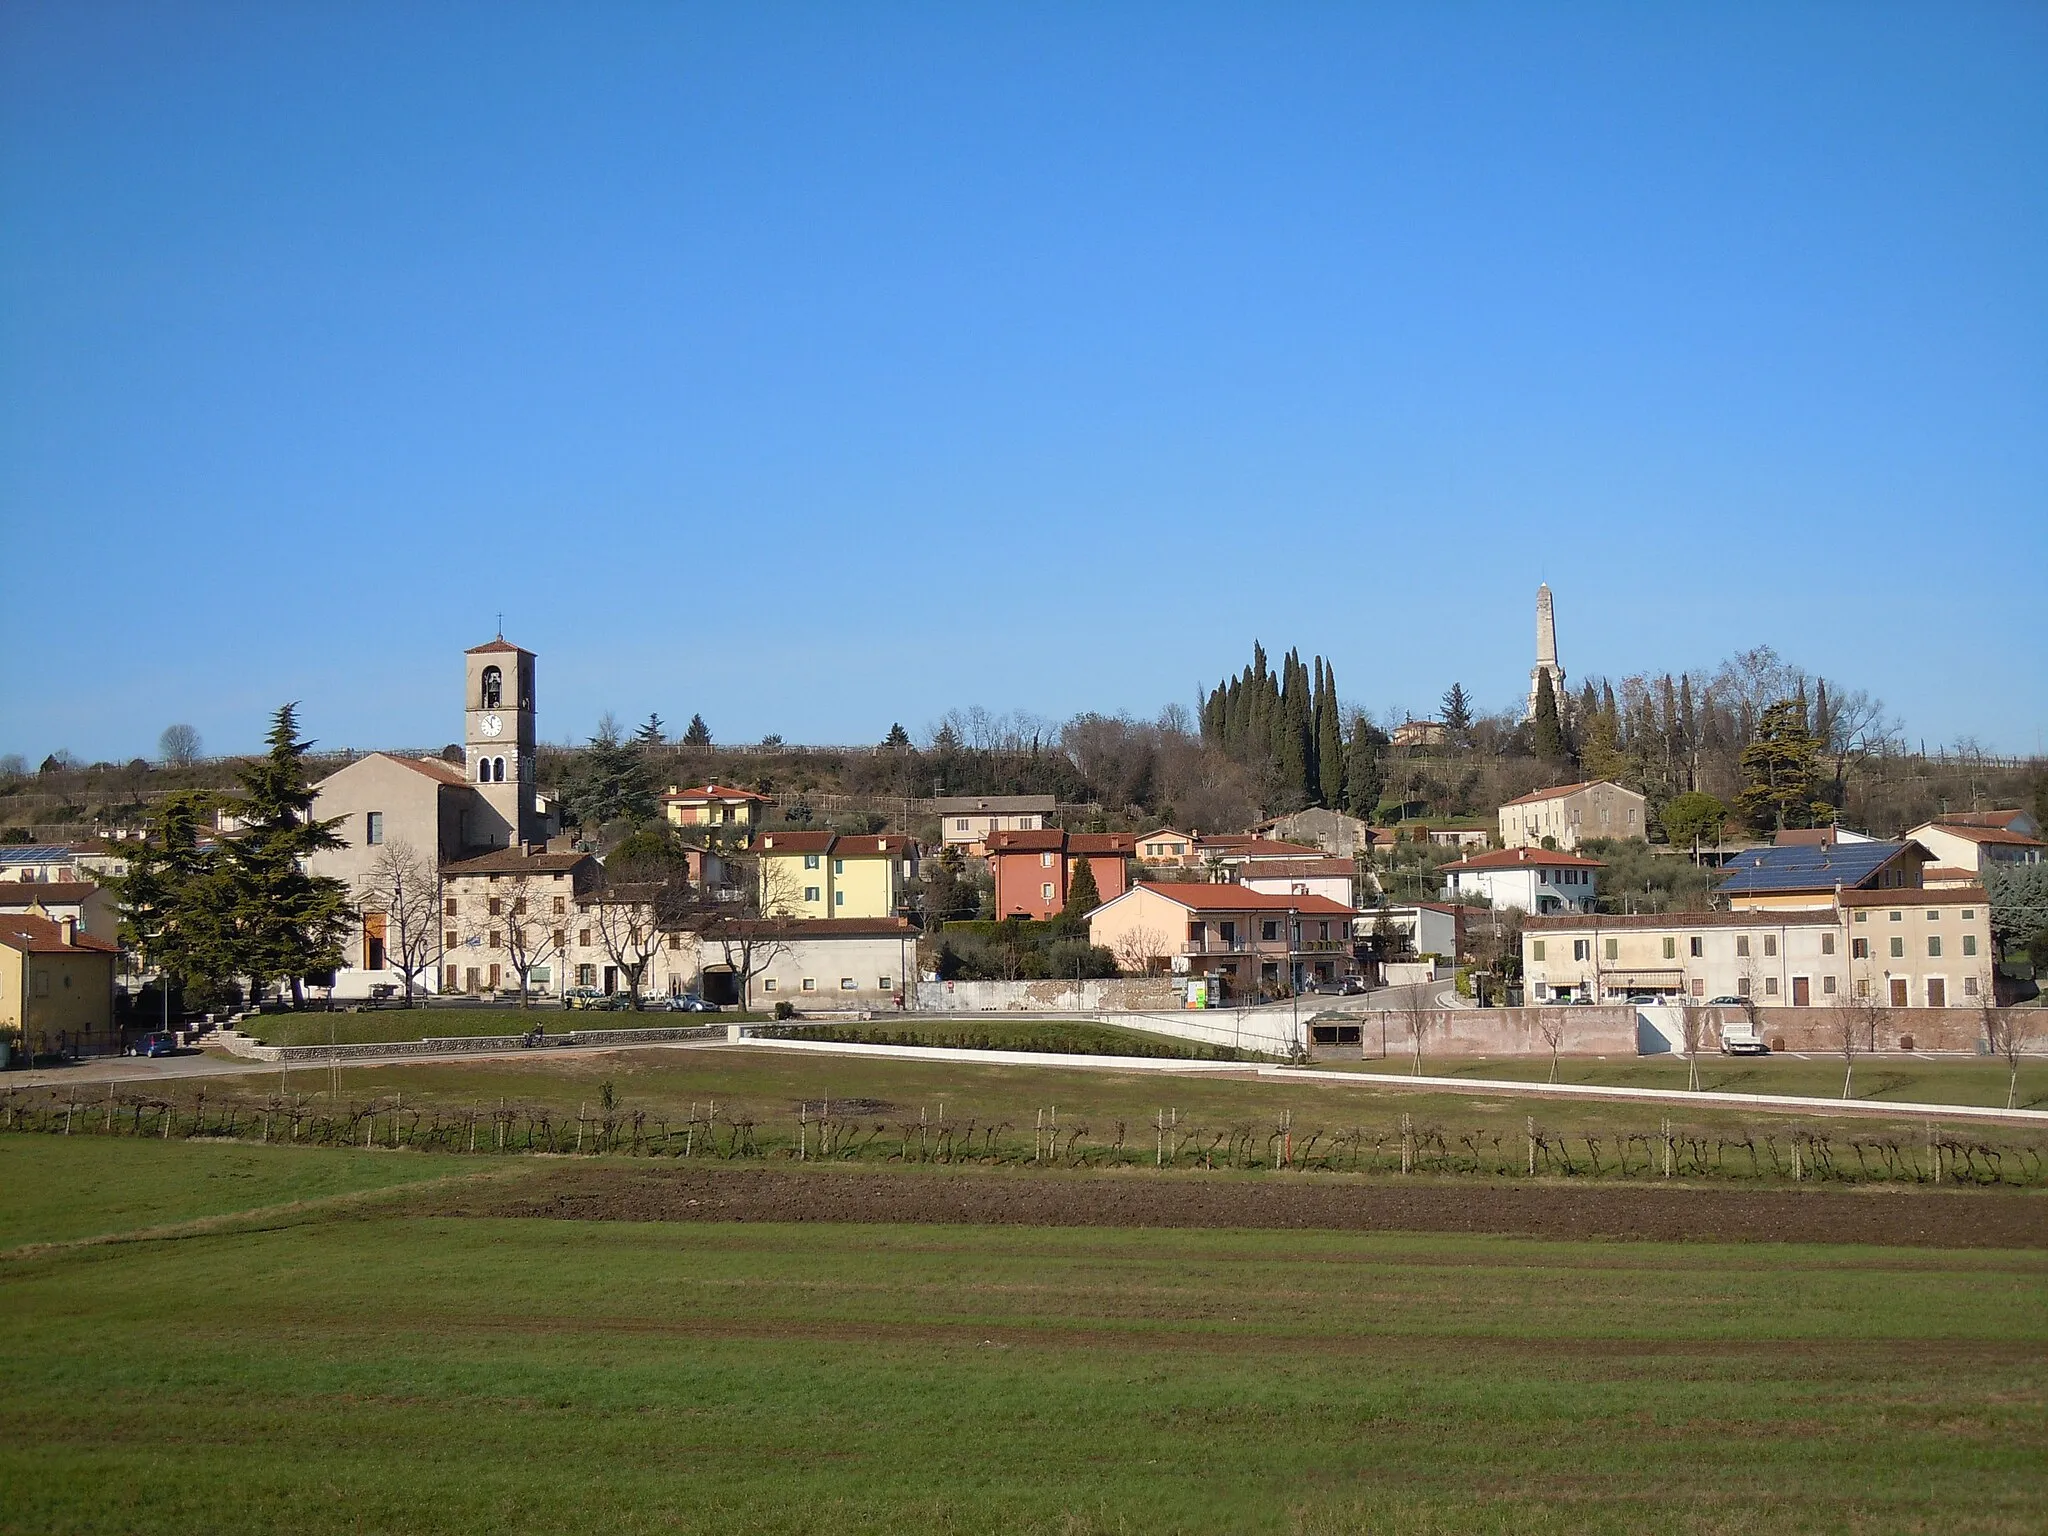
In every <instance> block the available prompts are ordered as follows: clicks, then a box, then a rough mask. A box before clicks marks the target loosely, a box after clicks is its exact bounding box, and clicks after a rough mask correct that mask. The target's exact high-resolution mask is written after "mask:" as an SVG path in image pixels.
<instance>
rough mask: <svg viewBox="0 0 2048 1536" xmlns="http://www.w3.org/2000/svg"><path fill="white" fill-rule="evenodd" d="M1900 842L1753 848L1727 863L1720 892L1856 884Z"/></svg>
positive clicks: (1896, 850)
mask: <svg viewBox="0 0 2048 1536" xmlns="http://www.w3.org/2000/svg"><path fill="white" fill-rule="evenodd" d="M1905 846H1906V845H1905V844H1904V843H1833V844H1829V845H1826V846H1821V845H1817V844H1811V843H1807V844H1793V845H1791V846H1788V847H1774V848H1757V849H1753V850H1751V851H1750V852H1748V853H1745V854H1743V855H1741V856H1740V857H1739V858H1737V859H1736V860H1734V862H1732V863H1731V864H1729V865H1728V866H1727V869H1728V878H1727V879H1726V880H1724V881H1723V882H1722V884H1721V889H1722V890H1723V891H1724V892H1736V893H1740V892H1763V891H1810V890H1816V889H1826V888H1827V887H1829V886H1835V885H1841V886H1851V887H1853V886H1858V885H1861V884H1862V883H1863V882H1864V881H1866V880H1868V879H1869V878H1870V877H1871V876H1872V875H1874V874H1876V873H1877V871H1878V870H1879V869H1881V868H1883V867H1884V865H1885V864H1886V863H1888V862H1889V861H1890V860H1892V859H1893V858H1895V857H1897V855H1898V853H1899V851H1900V850H1901V849H1902V848H1904V847H1905Z"/></svg>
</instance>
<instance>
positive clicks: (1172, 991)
mask: <svg viewBox="0 0 2048 1536" xmlns="http://www.w3.org/2000/svg"><path fill="white" fill-rule="evenodd" d="M1180 1006H1181V999H1180V995H1179V992H1178V990H1177V989H1176V988H1175V986H1174V984H1173V978H1172V977H1170V976H1113V977H1107V978H1103V979H1100V980H1095V981H1071V980H1069V981H1058V980H1046V981H921V982H919V983H918V984H917V1008H918V1012H920V1013H1120V1012H1124V1011H1127V1010H1158V1009H1164V1008H1178V1007H1180Z"/></svg>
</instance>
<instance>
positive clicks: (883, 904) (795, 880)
mask: <svg viewBox="0 0 2048 1536" xmlns="http://www.w3.org/2000/svg"><path fill="white" fill-rule="evenodd" d="M754 851H755V852H756V853H757V854H759V855H760V860H761V876H760V879H761V911H762V912H763V913H764V914H765V915H767V916H770V917H800V918H822V917H859V918H881V917H894V916H895V915H896V908H897V906H898V904H899V903H900V902H901V900H902V896H903V882H904V881H905V880H906V879H907V878H908V877H909V874H910V868H909V865H910V861H911V858H912V844H911V842H910V840H909V839H908V838H903V837H896V836H893V835H889V834H884V835H882V836H879V837H855V836H851V835H842V834H840V833H837V832H764V833H762V834H761V837H760V840H759V841H758V842H757V843H756V844H755V849H754Z"/></svg>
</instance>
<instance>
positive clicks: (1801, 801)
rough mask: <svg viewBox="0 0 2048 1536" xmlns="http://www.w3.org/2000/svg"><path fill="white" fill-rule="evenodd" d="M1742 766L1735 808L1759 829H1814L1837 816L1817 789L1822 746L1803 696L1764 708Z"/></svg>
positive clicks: (1762, 830)
mask: <svg viewBox="0 0 2048 1536" xmlns="http://www.w3.org/2000/svg"><path fill="white" fill-rule="evenodd" d="M1741 765H1742V780H1743V788H1742V793H1741V794H1739V795H1737V796H1736V797H1735V809H1736V810H1737V812H1739V813H1740V814H1741V816H1742V819H1743V820H1744V821H1746V822H1748V823H1749V824H1750V826H1751V827H1752V828H1754V829H1755V830H1756V831H1758V832H1769V831H1783V830H1784V829H1785V828H1787V827H1810V826H1813V825H1815V823H1816V820H1817V819H1819V820H1821V821H1823V822H1824V821H1825V820H1826V819H1827V818H1828V817H1829V816H1830V815H1831V811H1830V808H1829V806H1828V805H1827V804H1826V802H1825V801H1823V800H1821V799H1820V797H1819V794H1818V792H1817V789H1818V782H1819V777H1820V746H1819V743H1817V742H1816V741H1815V740H1814V739H1813V732H1812V731H1810V730H1808V729H1807V724H1806V703H1805V701H1804V700H1803V699H1797V698H1792V699H1780V700H1779V701H1778V702H1777V703H1775V704H1773V705H1771V706H1770V708H1768V709H1766V710H1765V711H1764V712H1763V717H1762V718H1761V719H1760V720H1758V722H1757V730H1756V734H1755V735H1754V736H1753V737H1751V738H1750V743H1749V745H1748V746H1746V747H1744V748H1743V749H1742V757H1741Z"/></svg>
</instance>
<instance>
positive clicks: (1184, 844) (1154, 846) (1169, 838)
mask: <svg viewBox="0 0 2048 1536" xmlns="http://www.w3.org/2000/svg"><path fill="white" fill-rule="evenodd" d="M1199 841H1200V840H1199V839H1198V838H1197V837H1195V836H1194V834H1192V833H1189V832H1176V831H1175V830H1174V829H1173V828H1172V827H1155V828H1154V829H1153V830H1152V831H1150V832H1146V833H1143V834H1141V835H1140V836H1139V838H1138V851H1137V853H1136V854H1135V855H1134V857H1135V858H1136V859H1137V861H1138V863H1139V864H1140V865H1142V866H1143V867H1144V868H1146V869H1198V868H1200V867H1201V863H1202V861H1201V858H1200V856H1199V855H1198V853H1197V852H1196V849H1197V846H1198V844H1199Z"/></svg>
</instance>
